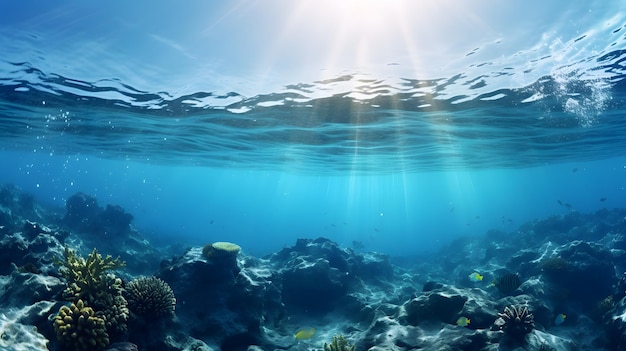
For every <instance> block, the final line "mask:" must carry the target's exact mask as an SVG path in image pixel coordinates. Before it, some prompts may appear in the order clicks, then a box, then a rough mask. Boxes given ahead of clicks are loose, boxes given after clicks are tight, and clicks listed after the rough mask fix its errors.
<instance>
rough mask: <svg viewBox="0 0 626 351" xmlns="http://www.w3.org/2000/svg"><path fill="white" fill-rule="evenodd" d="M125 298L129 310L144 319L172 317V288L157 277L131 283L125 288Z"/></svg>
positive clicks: (174, 301) (173, 299)
mask: <svg viewBox="0 0 626 351" xmlns="http://www.w3.org/2000/svg"><path fill="white" fill-rule="evenodd" d="M126 297H127V300H128V305H129V307H130V310H131V311H133V313H135V314H137V315H140V316H145V317H162V316H166V315H172V314H173V313H174V308H175V306H176V298H175V297H174V292H173V291H172V288H171V287H170V286H169V285H168V284H167V283H166V282H164V281H163V280H161V279H159V278H157V277H141V278H137V279H135V280H133V281H131V282H130V283H128V285H127V286H126Z"/></svg>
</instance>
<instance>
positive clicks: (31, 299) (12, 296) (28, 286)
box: [0, 271, 65, 309]
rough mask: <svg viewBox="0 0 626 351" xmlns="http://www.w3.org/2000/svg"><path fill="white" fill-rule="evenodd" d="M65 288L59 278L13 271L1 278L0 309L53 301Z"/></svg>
mask: <svg viewBox="0 0 626 351" xmlns="http://www.w3.org/2000/svg"><path fill="white" fill-rule="evenodd" d="M64 288H65V283H63V282H62V281H61V280H60V279H59V278H57V277H53V276H48V275H42V274H33V273H20V272H17V271H13V273H11V274H10V275H3V276H0V307H1V308H2V309H10V308H21V307H24V306H30V305H32V304H34V303H36V302H39V301H47V300H52V299H53V298H54V297H55V296H57V295H59V294H60V293H61V292H62V291H63V289H64Z"/></svg>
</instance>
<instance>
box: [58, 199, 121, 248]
mask: <svg viewBox="0 0 626 351" xmlns="http://www.w3.org/2000/svg"><path fill="white" fill-rule="evenodd" d="M132 220H133V215H131V214H129V213H127V212H126V211H125V210H124V209H123V208H122V207H120V206H117V205H107V206H106V208H104V209H102V208H101V207H100V206H98V201H97V200H96V198H95V197H93V196H90V195H87V194H84V193H76V194H74V195H72V196H70V197H69V198H68V199H67V201H66V204H65V216H64V217H63V223H64V224H65V225H67V226H68V227H69V228H71V229H73V230H76V231H78V232H81V233H84V234H89V235H95V236H102V235H108V236H113V237H118V236H122V235H124V234H127V232H128V231H129V230H130V223H131V222H132Z"/></svg>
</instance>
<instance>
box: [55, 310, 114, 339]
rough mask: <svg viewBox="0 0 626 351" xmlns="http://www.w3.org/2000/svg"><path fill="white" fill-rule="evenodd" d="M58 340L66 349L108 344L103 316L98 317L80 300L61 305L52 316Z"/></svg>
mask: <svg viewBox="0 0 626 351" xmlns="http://www.w3.org/2000/svg"><path fill="white" fill-rule="evenodd" d="M53 325H54V330H55V332H56V334H57V339H58V340H59V342H60V343H61V344H62V345H63V346H65V347H66V348H67V349H68V350H76V351H90V350H102V349H104V348H105V347H106V346H107V345H108V344H109V335H108V334H107V332H106V326H105V325H104V318H101V317H98V316H97V315H96V314H95V312H94V311H93V309H92V308H91V307H88V306H86V305H85V304H84V303H83V301H82V300H78V301H77V302H76V303H72V304H71V305H70V306H69V307H68V306H62V307H61V309H60V310H59V313H58V314H57V315H56V316H55V317H54V322H53Z"/></svg>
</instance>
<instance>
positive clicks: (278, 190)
mask: <svg viewBox="0 0 626 351" xmlns="http://www.w3.org/2000/svg"><path fill="white" fill-rule="evenodd" d="M272 4H273V5H275V4H274V3H272ZM273 5H272V6H273ZM3 6H4V7H5V9H4V10H5V11H4V12H3V13H5V14H6V13H11V14H14V15H15V16H9V17H10V18H9V17H7V18H6V21H5V22H4V23H5V24H3V25H1V26H0V29H1V30H0V37H1V40H0V43H2V45H3V47H4V48H5V49H4V51H3V54H2V55H1V56H0V136H1V139H0V150H1V152H0V162H2V165H4V166H3V167H2V171H1V173H0V181H2V182H10V183H15V184H17V185H19V186H20V187H22V188H24V189H25V190H27V191H30V192H32V193H34V194H35V195H36V196H37V197H38V198H40V199H42V200H43V201H46V202H49V203H52V204H55V205H59V206H63V204H64V200H65V199H66V198H67V197H69V196H71V195H72V194H74V193H75V192H78V191H82V192H86V193H89V194H93V195H96V196H97V197H98V199H99V201H100V203H101V204H106V203H113V204H120V205H122V206H123V207H125V208H126V209H127V210H128V211H129V212H131V213H133V214H134V215H135V224H136V225H137V227H138V228H139V229H140V230H142V231H143V232H144V233H145V234H146V235H147V236H149V237H151V238H153V239H155V240H163V241H166V242H167V241H181V242H184V243H189V244H190V245H191V244H201V243H205V242H208V241H217V240H228V241H235V242H238V243H241V244H242V246H243V247H244V250H246V251H248V252H251V253H259V254H260V253H267V252H269V251H271V250H275V249H276V248H280V247H282V246H284V245H289V244H291V243H293V242H294V240H295V238H298V237H317V236H326V237H329V238H331V239H333V240H337V241H338V242H340V243H342V244H344V245H346V246H349V245H351V243H352V242H353V241H360V242H362V243H363V244H364V245H365V247H366V248H367V249H370V250H381V251H386V252H389V253H392V254H407V253H413V252H417V251H424V250H430V249H432V248H435V247H439V246H440V245H441V244H442V243H445V242H447V241H449V240H450V239H451V238H455V237H458V236H461V235H480V234H482V233H484V232H485V231H486V230H489V229H492V228H496V229H501V230H506V231H514V230H515V229H516V227H517V226H518V225H520V224H521V223H523V222H524V221H527V220H532V219H534V218H539V217H545V216H549V215H560V214H565V213H568V212H570V211H595V210H597V209H600V208H603V207H608V208H613V207H624V206H625V205H626V194H625V190H624V187H625V186H626V177H625V175H626V169H625V167H626V157H625V156H624V155H626V152H625V151H626V137H624V135H626V123H625V122H624V113H625V111H626V85H625V83H624V77H625V76H626V67H625V63H624V61H625V59H626V50H625V48H626V46H625V45H624V43H625V42H626V41H625V40H624V39H625V37H624V35H625V33H624V29H623V28H624V25H625V23H626V22H625V21H624V14H623V13H622V11H621V10H622V9H621V7H623V6H622V5H620V6H616V7H615V8H610V6H609V5H605V4H603V3H600V2H598V3H595V2H594V3H590V4H588V5H585V6H581V7H580V8H578V7H572V8H571V9H567V11H565V10H563V11H561V12H559V15H558V16H557V15H554V13H555V12H554V11H552V10H551V8H550V7H546V8H543V9H541V8H540V9H538V11H537V12H536V13H535V14H532V13H525V14H523V15H520V16H522V17H524V16H528V17H529V18H530V17H532V18H535V17H536V18H537V19H533V21H536V22H534V24H535V25H534V26H532V28H534V30H535V31H536V32H537V33H525V32H518V31H517V30H514V29H513V28H512V27H511V28H509V27H506V23H501V22H498V21H503V20H506V19H507V18H509V19H510V18H515V16H516V14H515V9H514V8H512V9H505V8H501V9H499V10H500V11H501V12H497V11H495V10H494V9H493V8H490V11H493V12H489V13H491V14H490V15H489V16H491V17H485V18H483V20H484V22H485V23H489V24H490V25H491V26H493V28H492V30H491V31H484V30H481V31H480V33H481V34H480V35H481V36H476V37H474V39H475V40H473V41H472V40H469V39H472V37H469V39H468V38H465V40H464V41H460V40H458V39H459V38H458V37H460V36H461V32H462V31H459V32H457V33H456V36H448V37H445V38H444V36H445V35H448V34H446V33H445V32H444V31H443V29H442V28H440V29H441V32H440V35H439V36H438V37H437V38H439V39H441V40H438V41H437V43H439V44H438V45H442V44H441V43H445V42H446V41H445V40H449V41H450V42H454V43H456V44H455V45H456V46H455V48H454V50H452V49H449V48H448V47H447V46H445V47H444V46H443V45H442V46H437V47H435V46H433V45H435V44H436V43H435V42H433V43H430V45H431V46H430V48H431V50H423V49H420V50H417V52H420V53H423V54H420V55H423V56H420V58H423V60H425V61H426V62H421V61H420V60H417V59H411V57H413V56H412V55H414V54H415V52H414V51H415V50H413V49H415V48H413V49H411V45H418V41H419V40H425V39H419V40H418V39H417V37H419V35H417V34H414V36H415V38H414V39H415V41H413V42H411V43H408V42H407V39H406V38H405V39H404V41H400V40H397V41H398V42H401V43H404V44H399V46H397V47H393V48H392V47H391V46H389V47H386V48H387V49H386V50H380V52H378V51H376V50H373V51H374V52H375V53H376V55H378V56H376V55H374V56H372V55H373V54H370V56H367V58H368V59H366V60H365V63H366V64H365V65H356V64H354V65H352V64H347V63H346V62H348V63H354V62H357V61H359V60H358V59H355V61H354V62H352V61H350V60H349V59H347V58H346V57H349V54H348V53H347V52H345V51H340V52H341V53H340V54H337V55H338V58H337V60H338V62H342V64H340V65H338V66H333V68H332V69H329V68H327V67H326V65H329V63H328V62H330V61H332V60H330V61H329V60H326V59H327V58H328V57H327V56H325V55H323V54H328V52H330V49H329V51H328V52H324V51H323V48H326V47H333V45H322V44H321V43H322V42H324V40H322V38H325V39H327V43H330V42H333V40H334V39H333V40H331V38H335V37H333V36H332V33H326V32H324V31H322V33H325V34H323V35H325V36H327V37H324V36H321V37H320V38H318V39H319V42H318V40H316V39H313V37H311V38H310V41H309V43H308V45H303V46H302V47H300V48H296V47H293V50H291V51H290V45H291V44H285V43H283V44H281V45H278V44H276V45H269V44H268V45H267V46H266V47H261V46H254V45H253V42H255V41H254V40H252V39H250V35H252V34H253V33H254V30H255V28H257V27H255V26H258V25H259V23H257V22H255V21H259V22H262V23H263V24H264V26H263V27H262V28H263V29H262V30H263V31H272V30H273V29H272V28H273V27H272V24H271V23H270V22H271V18H273V17H271V15H270V14H269V13H266V12H264V11H266V10H265V9H256V8H255V9H250V8H246V7H245V6H240V7H233V8H230V7H229V6H228V5H226V4H221V3H220V5H219V6H218V5H203V6H215V9H213V10H215V11H208V12H207V13H210V14H211V15H210V16H209V19H206V25H207V26H208V27H207V28H211V31H208V32H206V31H204V32H203V31H200V30H199V29H198V28H195V29H192V28H190V26H192V24H195V25H200V23H205V22H202V21H201V20H200V19H198V18H196V17H194V16H193V15H191V14H189V13H186V15H188V16H190V17H189V18H190V19H189V23H192V24H189V23H186V24H184V25H181V27H180V28H179V29H177V31H174V28H176V26H174V24H164V25H163V26H162V27H159V25H158V24H160V23H163V17H162V16H163V15H164V14H165V13H167V11H173V12H174V13H175V14H180V12H181V11H184V10H182V9H179V8H175V9H173V8H168V7H167V6H164V7H160V6H159V7H155V8H153V9H140V8H138V7H136V6H135V5H133V6H131V7H130V8H128V9H126V11H117V10H119V8H117V7H119V6H121V5H119V4H117V5H116V4H112V5H111V7H110V8H107V9H106V11H105V13H104V15H103V16H104V17H99V16H97V15H96V12H97V11H95V9H94V8H91V7H90V6H89V5H85V4H80V3H74V2H68V3H66V4H64V6H60V7H58V8H47V7H46V6H42V7H40V8H39V10H38V16H31V15H28V13H27V12H26V11H25V10H24V9H23V8H21V7H20V6H19V5H16V4H13V5H6V4H5V5H3ZM320 6H321V5H320ZM477 6H478V5H477ZM511 6H513V5H511ZM550 6H552V5H550ZM611 6H614V5H611ZM268 7H270V5H268ZM218 10H219V11H218ZM256 10H259V11H261V12H259V13H255V12H254V11H256ZM309 10H311V11H312V9H309ZM505 10H506V11H505ZM142 11H145V12H142ZM237 11H241V12H237ZM285 11H286V10H285ZM450 11H453V10H450ZM322 12H323V11H322ZM453 12H454V11H453ZM78 13H80V14H81V16H76V14H78ZM235 13H236V15H235ZM315 13H316V12H315V11H313V12H312V14H311V16H313V17H315ZM437 13H438V12H437ZM140 14H141V15H140ZM219 14H221V15H223V16H222V17H219V16H218V15H219ZM253 14H254V16H253ZM542 14H544V15H545V16H544V17H541V15H542ZM581 14H584V16H582V15H581ZM487 15H488V14H487V13H486V12H485V16H487ZM3 16H8V15H3ZM107 16H108V17H107ZM133 16H136V17H133ZM172 16H174V15H172ZM251 16H252V17H251ZM294 16H295V15H294ZM363 16H365V15H363ZM533 16H535V17H533ZM218 17H219V18H218ZM239 17H242V18H255V21H251V22H246V21H241V19H240V18H239ZM287 17H288V16H287ZM500 17H501V18H500ZM104 18H106V19H107V20H105V19H104ZM298 18H300V17H298ZM263 19H265V20H266V22H264V21H263ZM574 20H576V21H574ZM490 21H491V22H490ZM244 23H247V24H246V25H244ZM294 23H296V22H294ZM237 24H239V26H241V28H238V29H237V30H235V29H234V28H235V27H236V26H237ZM483 24H484V23H483ZM292 25H293V26H296V24H293V23H292ZM371 25H373V24H371ZM456 25H458V26H462V25H463V22H462V21H460V22H458V23H456ZM246 26H248V27H249V28H247V29H246ZM350 26H357V24H354V23H352V24H350V25H347V27H350ZM498 26H502V27H501V28H500V27H498ZM476 27H477V25H476V23H472V24H471V25H470V26H468V27H467V29H466V30H469V29H476ZM478 27H480V26H478ZM258 28H261V27H258ZM350 28H351V27H350ZM368 28H369V29H371V28H370V27H368ZM498 28H500V29H499V30H504V32H498V30H496V29H498ZM205 29H206V28H205ZM369 29H368V30H369ZM207 30H208V29H207ZM259 30H261V29H259ZM320 30H321V29H320ZM213 31H215V32H213ZM218 33H221V35H222V37H220V39H221V40H217V39H216V38H217V37H218V36H219V35H218ZM279 33H282V32H281V31H280V30H278V29H276V33H274V34H275V36H274V37H273V38H283V39H282V40H285V42H289V41H288V39H285V38H287V37H288V38H290V35H292V32H286V33H288V34H284V36H282V37H281V36H280V35H279ZM355 33H361V34H359V35H361V36H362V37H359V38H360V39H359V40H361V41H360V42H361V43H362V42H366V43H368V42H367V40H366V39H368V38H378V37H377V36H378V35H380V36H383V34H384V32H383V31H382V30H381V31H380V32H377V33H373V32H372V33H370V32H369V31H367V33H369V34H367V33H366V32H363V31H361V32H358V31H357V32H350V31H347V32H346V33H345V36H347V37H350V36H354V35H356V34H355ZM363 33H365V34H363ZM381 33H382V34H381ZM411 33H413V32H411ZM524 33H525V34H524ZM335 34H337V33H335ZM366 34H367V35H369V36H365V35H366ZM392 34H393V33H387V34H386V35H387V36H389V35H392ZM320 35H322V34H320ZM337 35H339V34H337ZM398 35H399V34H398ZM405 35H406V34H405ZM473 35H478V34H473ZM383 37H384V36H383ZM207 38H208V39H207ZM211 38H212V39H211ZM192 39H193V40H192ZM213 39H215V40H213ZM383 39H384V38H383ZM383 39H380V38H378V39H376V40H377V41H374V39H371V40H372V43H370V44H374V43H376V44H379V45H382V44H381V43H383V42H384V43H385V45H391V44H389V43H390V42H395V41H390V40H383ZM396 39H397V38H396ZM444 39H445V40H444ZM206 40H208V41H209V42H211V44H201V43H203V42H205V41H206ZM211 40H213V41H211ZM302 40H304V39H302ZM302 40H301V41H299V42H298V43H301V42H302ZM246 43H247V45H248V48H249V49H250V48H255V50H256V51H246V50H245V45H244V44H246ZM276 43H281V42H280V41H278V40H277V41H276ZM349 43H351V44H350V45H352V44H353V43H354V41H349ZM164 44H165V45H166V46H167V47H168V48H167V49H165V48H164V47H163V48H160V47H159V46H158V45H164ZM241 45H243V47H244V48H242V47H241ZM403 45H406V46H403ZM341 47H343V48H344V49H342V50H347V49H346V48H347V47H350V46H349V45H348V43H344V46H341ZM157 48H160V49H159V50H157ZM307 48H308V49H307ZM311 48H317V49H318V50H317V51H316V52H317V54H315V53H313V52H312V51H311V52H309V51H306V50H312V49H311ZM357 49H358V48H356V47H355V48H354V50H356V51H358V50H361V49H362V48H361V49H358V50H357ZM444 49H445V50H452V51H445V50H444ZM302 50H305V52H308V54H309V56H307V57H304V56H302V57H300V56H299V55H301V53H302V52H303V51H302ZM335 50H338V49H335ZM356 51H355V52H356ZM359 52H360V51H359ZM438 53H440V54H438ZM176 55H178V56H176ZM246 55H247V57H249V60H243V59H242V57H244V56H246ZM290 55H291V56H290ZM315 55H319V57H318V56H315ZM179 56H180V57H179ZM268 56H271V57H275V58H274V60H275V61H272V62H274V63H273V64H269V63H267V62H268V61H264V60H265V59H266V58H267V57H268ZM418 56H419V55H418ZM286 57H291V60H287V59H286ZM316 57H317V58H318V60H316V59H315V58H316ZM407 57H408V58H407ZM281 60H283V61H281ZM252 62H254V63H252ZM322 62H324V63H322ZM333 62H334V61H333ZM359 62H360V61H359ZM235 63H236V64H235ZM279 63H280V64H279ZM422 66H425V67H428V69H423V68H422ZM259 72H261V73H259ZM268 72H269V73H268ZM295 72H306V74H304V73H298V74H296V73H295ZM566 205H567V206H566Z"/></svg>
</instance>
